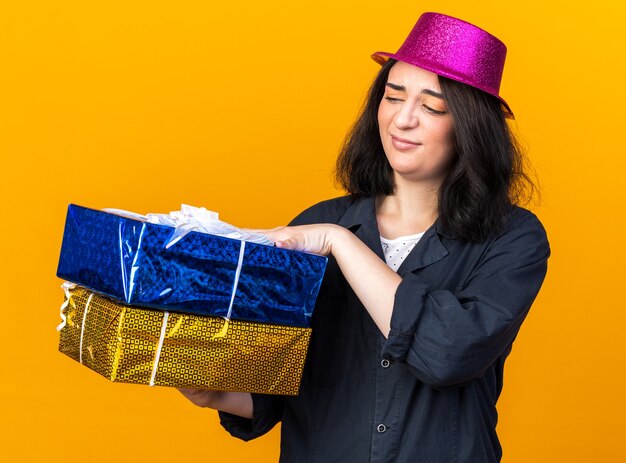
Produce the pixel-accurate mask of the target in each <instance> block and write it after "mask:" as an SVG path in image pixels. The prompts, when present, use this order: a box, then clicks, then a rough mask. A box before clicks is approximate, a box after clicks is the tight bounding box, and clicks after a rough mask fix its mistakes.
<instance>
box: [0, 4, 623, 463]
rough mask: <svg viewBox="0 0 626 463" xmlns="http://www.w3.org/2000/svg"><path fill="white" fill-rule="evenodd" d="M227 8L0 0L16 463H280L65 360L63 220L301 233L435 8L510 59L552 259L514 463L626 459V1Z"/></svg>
mask: <svg viewBox="0 0 626 463" xmlns="http://www.w3.org/2000/svg"><path fill="white" fill-rule="evenodd" d="M212 3H214V2H206V1H179V2H164V1H154V0H153V1H145V0H136V1H124V2H122V1H112V0H110V1H107V2H97V1H96V2H91V1H87V2H86V1H70V0H57V1H55V2H47V1H43V0H32V1H29V0H23V1H19V2H18V1H14V2H8V1H7V2H3V4H2V6H0V153H1V154H2V163H3V168H2V170H1V173H0V175H1V176H2V178H1V179H0V188H2V198H3V204H4V206H3V210H4V212H3V218H2V221H3V224H2V227H1V229H2V234H3V235H2V257H3V265H2V267H1V268H2V270H1V271H2V281H3V282H4V285H5V292H4V301H5V302H4V304H3V305H4V307H3V313H4V315H5V316H4V329H3V330H2V333H3V335H2V337H1V338H0V345H1V346H2V353H3V355H2V359H3V360H2V364H1V365H2V366H1V367H0V375H1V378H0V388H1V389H0V390H1V396H2V397H3V400H2V402H3V406H2V419H1V420H0V427H1V429H0V460H2V461H20V462H39V461H50V462H74V461H75V462H109V461H129V462H130V461H132V462H168V461H190V462H191V461H229V462H232V463H236V462H248V461H252V460H253V461H256V462H259V463H262V462H273V461H276V459H277V455H278V433H277V432H276V431H274V432H272V433H271V434H270V435H269V436H267V437H265V438H263V439H260V440H258V441H256V442H251V443H247V444H244V443H241V442H238V441H236V440H234V439H231V438H229V436H228V435H227V434H226V433H225V432H223V431H222V430H221V429H220V427H219V425H218V424H217V420H216V417H215V416H214V415H215V414H214V412H211V411H206V410H201V409H199V408H195V407H193V406H192V405H191V404H189V403H187V402H186V401H185V400H184V399H183V398H182V397H181V396H179V394H178V393H177V392H176V391H174V390H171V389H167V388H153V389H151V388H149V387H144V386H133V385H124V384H112V383H109V382H108V381H106V380H105V379H103V378H101V377H100V376H98V375H97V374H95V373H92V372H90V371H88V370H87V369H85V368H83V367H81V366H80V365H78V364H77V363H75V362H73V361H71V360H70V359H68V358H66V357H65V356H63V355H61V354H59V353H58V352H57V350H56V349H57V342H58V335H57V333H56V332H55V330H54V327H55V326H56V324H57V323H58V321H59V319H58V307H59V305H60V303H61V301H62V293H61V290H60V288H59V285H60V284H61V282H60V281H59V280H57V279H56V277H55V271H56V263H57V259H58V253H59V249H60V240H61V235H62V228H63V223H64V215H65V208H66V206H67V204H68V203H69V202H74V203H78V204H82V205H85V206H90V207H94V208H102V207H116V208H123V209H128V210H132V211H136V212H150V211H153V212H164V211H169V210H175V209H178V206H179V204H180V203H183V202H184V203H188V204H193V205H203V206H205V207H207V208H209V209H213V210H216V211H220V212H221V215H222V218H223V219H225V220H227V221H230V222H232V223H234V224H236V225H239V226H250V227H270V226H275V225H279V224H284V223H285V222H287V221H288V220H289V219H290V218H291V217H292V216H294V215H295V214H296V213H297V212H298V211H300V210H301V209H303V208H305V207H306V206H308V205H310V204H312V203H314V202H316V201H318V200H321V199H324V198H327V197H331V196H333V195H336V194H337V192H336V191H335V189H334V187H333V185H332V182H331V180H330V175H329V174H330V169H331V166H332V162H333V160H334V157H335V154H336V152H337V147H338V145H339V143H340V141H341V139H342V137H343V134H344V133H345V131H346V129H347V128H348V127H349V125H350V123H351V122H352V120H353V118H354V116H355V114H356V112H357V109H358V107H359V104H360V102H361V99H362V97H363V94H364V92H365V90H366V89H367V87H368V85H369V82H370V80H371V78H372V77H373V75H374V73H375V72H376V70H377V66H376V65H375V64H374V63H373V62H372V61H370V60H369V58H368V55H369V54H370V53H371V52H373V51H376V50H379V49H384V50H390V51H394V50H395V49H396V48H397V46H398V45H399V44H400V42H401V41H402V39H403V38H404V36H405V35H406V34H407V33H408V31H409V29H410V28H411V26H412V25H413V23H414V21H415V19H416V18H417V16H418V15H419V13H420V12H422V11H428V10H435V11H441V12H444V13H448V14H452V15H455V16H460V17H462V18H464V19H467V20H469V21H471V22H474V23H476V24H478V25H480V26H482V27H484V28H486V29H487V30H489V31H491V32H493V33H494V34H496V35H498V36H499V37H501V38H502V39H503V40H504V41H505V42H506V43H507V44H508V46H509V58H508V62H507V70H506V72H505V78H504V83H503V88H502V92H503V95H504V96H505V98H506V99H507V100H508V102H509V103H510V104H511V107H512V108H513V109H514V110H515V112H516V115H517V126H518V128H519V130H520V132H521V133H522V134H523V141H524V144H525V145H526V146H527V148H528V149H529V152H530V157H531V160H532V162H533V164H534V166H535V168H536V170H537V172H538V174H539V176H540V178H541V181H542V187H543V199H542V202H541V203H540V204H539V205H537V206H536V207H535V208H534V209H535V211H536V212H537V213H538V214H539V216H540V217H541V219H542V220H543V222H544V223H545V225H546V228H547V229H548V232H549V236H550V239H551V243H552V247H553V256H552V258H551V260H550V272H549V275H548V278H547V281H546V283H545V286H544V288H543V291H542V293H541V294H540V297H539V299H538V301H537V303H536V304H535V306H534V308H533V310H532V312H531V314H530V316H529V319H528V320H527V322H526V324H525V326H524V327H523V329H522V331H521V334H520V336H519V338H518V341H517V342H516V344H515V348H514V350H513V354H512V356H511V357H510V360H509V362H508V367H507V372H506V385H505V390H504V393H503V396H502V398H501V401H500V406H499V409H500V412H501V420H500V425H499V432H500V435H501V437H502V441H503V445H504V451H505V459H504V461H505V462H508V463H522V462H529V461H533V462H542V461H545V462H555V461H563V462H589V461H620V460H623V459H626V443H625V442H626V441H625V440H624V439H623V436H624V431H625V429H624V427H625V426H624V425H625V421H624V416H625V414H626V407H625V399H624V391H625V390H626V373H625V372H624V360H623V359H624V354H625V349H624V347H623V346H624V342H623V339H624V335H623V334H622V333H623V331H624V326H625V325H626V310H625V309H626V306H625V303H624V299H623V296H622V295H621V293H620V292H619V291H618V288H620V287H623V279H624V275H625V272H624V261H625V260H626V249H625V246H624V236H625V234H626V233H625V232H626V224H625V219H624V205H623V201H624V196H625V195H624V192H625V188H624V186H623V185H624V181H623V176H624V174H623V172H624V169H625V167H626V156H625V155H624V143H623V133H624V130H623V128H622V124H623V108H624V106H625V105H626V98H625V94H624V88H623V86H622V85H623V84H622V82H623V81H624V77H625V75H624V74H625V72H624V66H625V65H624V59H623V56H624V55H623V48H622V46H621V45H620V44H623V35H622V33H623V28H624V24H625V19H626V17H625V16H626V15H625V14H624V7H615V6H614V7H611V8H610V9H609V8H607V7H603V6H602V4H603V3H606V4H608V3H609V2H596V3H595V4H593V5H588V4H580V6H579V4H578V3H576V2H565V1H552V2H546V1H538V0H528V1H526V2H513V3H511V2H501V1H481V0H478V1H475V2H460V1H437V2H428V1H424V2H415V1H405V0H397V1H394V2H381V1H376V2H373V1H358V2H357V1H347V2H341V1H336V0H335V1H326V0H322V1H319V0H318V1H316V2H307V1H304V2H294V1H293V0H290V1H280V2H279V1H269V2H256V1H254V2H253V1H248V2H219V4H220V6H209V5H211V4H212ZM616 4H617V3H616ZM7 5H11V6H7ZM384 5H393V6H392V7H389V6H384ZM616 8H621V10H619V11H618V10H617V9H616Z"/></svg>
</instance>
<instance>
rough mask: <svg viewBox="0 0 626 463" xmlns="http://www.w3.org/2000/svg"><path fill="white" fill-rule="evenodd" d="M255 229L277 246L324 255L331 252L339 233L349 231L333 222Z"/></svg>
mask: <svg viewBox="0 0 626 463" xmlns="http://www.w3.org/2000/svg"><path fill="white" fill-rule="evenodd" d="M254 231H255V232H258V233H263V234H264V235H265V236H267V237H268V238H269V239H270V240H272V241H273V242H274V243H275V244H276V247H279V248H285V249H292V250H294V251H304V252H311V253H313V254H320V255H323V256H327V255H329V254H331V253H332V250H333V243H334V242H335V240H336V238H337V237H338V236H339V234H341V233H346V232H347V230H346V229H345V228H342V227H340V226H338V225H333V224H316V225H298V226H294V227H278V228H274V229H273V230H254Z"/></svg>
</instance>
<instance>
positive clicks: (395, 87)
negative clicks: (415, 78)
mask: <svg viewBox="0 0 626 463" xmlns="http://www.w3.org/2000/svg"><path fill="white" fill-rule="evenodd" d="M385 86H386V87H389V88H390V89H392V90H397V91H399V92H406V87H405V86H404V85H398V84H392V83H391V82H387V83H386V84H385ZM420 93H423V94H424V95H431V96H434V97H436V98H440V99H442V100H445V98H444V97H443V94H442V93H439V92H435V91H434V90H429V89H427V88H425V89H423V90H422V91H421V92H420Z"/></svg>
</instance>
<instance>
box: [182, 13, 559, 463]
mask: <svg viewBox="0 0 626 463" xmlns="http://www.w3.org/2000/svg"><path fill="white" fill-rule="evenodd" d="M505 54H506V48H505V47H504V44H502V42H500V41H499V40H498V39H497V38H495V37H493V36H492V35H490V34H488V33H487V32H485V31H483V30H481V29H479V28H477V27H475V26H473V25H471V24H468V23H466V22H464V21H461V20H458V19H455V18H451V17H449V16H445V15H441V14H436V13H426V14H424V15H422V16H421V17H420V18H419V20H418V22H417V24H416V25H415V27H414V29H413V30H412V32H411V34H410V35H409V36H408V37H407V39H406V41H405V42H404V44H403V45H402V47H401V48H400V49H399V50H398V52H397V53H395V54H391V53H376V54H374V55H373V58H374V59H375V60H377V61H378V62H380V63H381V64H382V65H383V66H382V69H381V71H380V73H379V75H378V77H377V78H376V80H375V82H374V83H373V85H372V88H371V89H370V93H369V97H368V100H367V103H366V105H365V108H364V110H363V112H362V114H361V116H360V118H359V119H358V120H357V122H356V124H355V126H354V128H353V130H352V131H351V133H350V134H349V135H348V138H347V140H346V143H345V145H344V147H343V150H342V152H341V154H340V156H339V159H338V162H337V176H338V179H339V180H340V182H341V183H342V185H343V186H344V187H345V189H346V190H347V191H348V193H349V196H346V197H341V198H337V199H333V200H330V201H326V202H322V203H320V204H317V205H315V206H313V207H312V208H310V209H308V210H306V211H304V212H303V213H302V214H300V215H299V216H298V217H297V218H296V219H295V220H294V221H293V223H292V226H289V227H283V228H279V229H275V230H272V231H269V232H267V234H268V235H269V237H270V238H271V239H272V240H274V241H275V242H276V245H277V246H281V247H286V248H291V249H298V250H302V251H308V252H314V253H320V254H324V255H328V256H329V258H330V259H329V265H328V268H327V271H326V276H325V278H324V282H323V284H322V288H321V291H320V295H319V298H318V301H317V305H316V308H315V311H314V315H313V322H312V323H313V338H312V341H311V346H310V350H309V357H308V360H307V364H306V367H305V371H304V374H303V378H302V384H301V390H300V394H299V395H298V396H297V397H280V396H263V395H254V394H253V395H251V394H244V393H233V392H214V391H199V390H182V392H183V394H185V395H186V396H187V397H188V398H189V399H190V400H192V401H193V402H194V403H195V404H197V405H200V406H207V407H211V408H216V409H218V410H220V417H221V422H222V424H223V426H224V427H225V428H226V429H227V430H228V431H229V432H230V433H231V434H232V435H234V436H236V437H239V438H241V439H244V440H248V439H252V438H255V437H258V436H260V435H262V434H264V433H266V432H267V431H268V430H270V429H271V428H272V427H273V426H274V425H275V424H276V423H278V422H279V421H280V422H282V440H281V461H282V462H298V463H301V462H422V461H423V462H442V463H444V462H445V463H451V462H480V463H485V462H497V461H499V460H500V458H501V455H502V451H501V447H500V444H499V442H498V438H497V435H496V429H495V428H496V422H497V412H496V401H497V399H498V396H499V394H500V391H501V390H502V376H503V368H504V361H505V359H506V357H507V355H508V354H509V352H510V350H511V345H512V343H513V340H514V339H515V337H516V335H517V332H518V330H519V328H520V325H521V323H522V321H523V320H524V318H525V316H526V314H527V312H528V310H529V308H530V305H531V304H532V302H533V300H534V298H535V296H536V294H537V292H538V291H539V288H540V286H541V284H542V281H543V279H544V276H545V273H546V263H547V259H548V256H549V246H548V242H547V239H546V234H545V231H544V229H543V227H542V225H541V223H540V222H539V220H538V219H537V218H536V217H535V216H534V215H533V214H532V213H530V212H529V211H527V210H525V209H522V208H520V207H518V206H516V205H515V204H516V202H517V200H518V197H519V195H520V194H521V193H522V192H524V191H526V190H524V182H525V181H527V177H526V176H525V174H524V173H523V170H522V165H523V162H522V158H521V153H520V152H519V150H518V149H517V146H516V144H515V141H514V139H513V137H512V135H511V133H510V131H509V128H508V125H507V121H506V118H507V117H510V116H512V114H511V112H510V109H509V107H508V105H507V104H506V102H504V100H503V99H501V98H500V96H499V94H498V92H499V86H500V79H501V75H502V69H503V65H504V57H505Z"/></svg>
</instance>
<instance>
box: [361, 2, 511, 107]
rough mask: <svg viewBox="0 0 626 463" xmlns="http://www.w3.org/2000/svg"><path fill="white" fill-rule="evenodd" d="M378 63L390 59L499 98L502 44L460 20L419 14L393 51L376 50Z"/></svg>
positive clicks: (502, 64)
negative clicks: (411, 27) (402, 40)
mask: <svg viewBox="0 0 626 463" xmlns="http://www.w3.org/2000/svg"><path fill="white" fill-rule="evenodd" d="M372 57H373V58H374V59H375V60H376V61H378V62H384V61H386V58H394V59H396V60H398V61H404V62H406V63H409V64H412V65H414V66H418V67H421V68H423V69H426V70H428V71H431V72H434V73H436V74H438V75H441V76H443V77H447V78H450V79H452V80H456V81H458V82H462V83H464V84H467V85H471V86H472V87H476V88H479V89H480V90H483V91H485V92H487V93H489V94H491V95H494V96H495V97H497V98H499V99H500V100H501V101H502V102H503V103H504V105H505V106H506V107H507V109H508V105H507V104H506V102H505V101H504V100H503V99H502V98H501V97H500V95H499V92H500V83H501V81H502V72H503V70H504V61H505V59H506V45H504V43H502V41H500V40H499V39H498V38H497V37H495V36H493V35H491V34H490V33H488V32H486V31H484V30H483V29H481V28H479V27H477V26H474V25H473V24H470V23H468V22H465V21H463V20H461V19H457V18H453V17H451V16H447V15H444V14H440V13H424V14H422V15H421V16H420V17H419V19H418V20H417V23H416V24H415V26H413V29H412V30H411V32H410V33H409V35H408V37H407V38H406V39H405V41H404V43H403V44H402V45H401V46H400V48H399V49H398V51H397V52H396V53H393V54H392V53H386V52H377V53H375V54H374V55H372Z"/></svg>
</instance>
